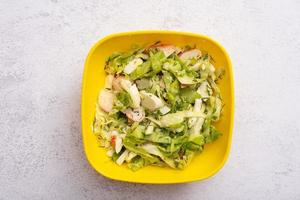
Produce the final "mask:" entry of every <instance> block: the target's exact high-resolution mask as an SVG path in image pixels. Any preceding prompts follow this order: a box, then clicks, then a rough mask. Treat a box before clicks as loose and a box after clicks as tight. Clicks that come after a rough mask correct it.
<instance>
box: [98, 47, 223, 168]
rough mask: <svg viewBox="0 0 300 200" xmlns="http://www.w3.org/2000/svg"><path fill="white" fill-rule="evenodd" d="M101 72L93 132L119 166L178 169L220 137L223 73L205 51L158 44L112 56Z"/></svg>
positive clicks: (135, 48)
mask: <svg viewBox="0 0 300 200" xmlns="http://www.w3.org/2000/svg"><path fill="white" fill-rule="evenodd" d="M104 68H105V71H106V73H107V76H106V80H105V86H104V89H102V90H101V91H100V93H99V98H98V103H97V106H96V113H95V119H94V123H93V132H94V133H95V134H96V135H97V136H98V138H99V141H100V144H101V146H102V147H104V148H106V149H107V156H109V157H111V159H112V160H113V161H115V162H116V163H117V164H118V165H122V164H124V163H127V165H128V167H129V168H130V169H131V170H133V171H136V170H138V169H140V168H142V167H144V166H147V165H157V166H162V167H163V166H169V167H171V168H176V169H183V168H185V167H186V166H187V165H188V164H189V163H190V162H191V161H192V158H193V157H194V156H195V155H196V154H197V153H200V152H201V151H203V149H204V145H205V144H207V143H210V142H213V141H214V140H216V139H218V138H219V137H220V136H221V133H220V132H219V131H218V130H217V129H216V128H215V127H214V125H213V123H214V122H216V121H218V120H219V119H220V116H221V112H222V107H223V104H222V97H221V94H220V90H219V88H218V86H217V81H218V80H219V79H220V78H221V76H222V75H223V73H224V70H222V69H218V70H216V69H215V67H214V61H213V58H212V57H211V56H210V55H209V54H207V53H205V52H204V51H201V50H200V49H198V48H196V47H191V46H185V47H177V46H174V45H172V44H162V43H160V42H157V43H155V44H151V45H148V46H146V47H134V48H132V49H131V50H128V51H126V52H116V53H113V54H112V55H111V56H109V57H108V58H107V60H106V63H105V66H104Z"/></svg>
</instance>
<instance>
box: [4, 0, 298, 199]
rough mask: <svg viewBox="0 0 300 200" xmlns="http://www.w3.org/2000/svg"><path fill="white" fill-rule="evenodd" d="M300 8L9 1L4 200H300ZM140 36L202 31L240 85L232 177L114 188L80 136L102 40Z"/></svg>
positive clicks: (287, 4)
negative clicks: (84, 89) (89, 68)
mask: <svg viewBox="0 0 300 200" xmlns="http://www.w3.org/2000/svg"><path fill="white" fill-rule="evenodd" d="M299 10H300V1H298V0H292V1H291V0H285V1H279V0H277V1H265V2H263V1H260V0H252V1H247V0H244V1H223V0H220V1H196V0H195V1H176V2H175V1H168V0H165V1H162V0H155V1H151V3H150V1H149V2H148V1H137V0H136V1H129V0H128V1H101V2H100V1H97V0H94V1H79V0H68V1H60V0H51V1H50V0H49V1H46V0H40V1H36V0H31V1H30V0H24V1H19V0H11V1H8V0H7V1H5V0H2V1H1V2H0V13H1V14H0V15H1V20H0V41H1V46H0V199H30V200H35V199H122V200H125V199H139V200H141V199H163V200H164V199H196V198H197V199H300V189H299V188H300V148H299V146H300V120H299V119H300V116H299V113H300V106H299V102H300V98H299V97H300V12H299ZM136 29H172V30H182V31H190V32H195V33H203V34H206V35H209V36H212V37H213V38H215V39H216V40H218V41H219V42H220V43H222V44H223V45H224V46H225V47H226V49H227V50H228V52H229V54H230V55H231V58H232V61H233V67H234V75H235V97H236V113H235V129H234V135H233V143H232V151H231V155H230V157H229V160H228V162H227V164H226V165H225V167H224V168H223V169H222V170H221V171H220V172H219V173H218V174H217V175H215V176H214V177H212V178H210V179H209V180H206V181H203V182H196V183H191V184H181V185H161V186H158V185H139V184H129V183H122V182H117V181H111V180H107V179H106V178H103V177H102V176H101V175H98V174H97V173H96V172H95V171H94V170H93V169H92V168H91V167H90V166H89V164H88V163H87V161H86V159H85V155H84V153H83V148H82V141H81V130H80V128H81V127H80V92H81V77H82V71H83V63H84V59H85V56H86V55H87V52H88V51H89V48H90V47H91V45H92V44H93V43H95V42H96V41H97V40H98V39H100V38H102V37H103V36H105V35H107V34H110V33H114V32H121V31H130V30H136Z"/></svg>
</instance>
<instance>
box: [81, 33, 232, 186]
mask: <svg viewBox="0 0 300 200" xmlns="http://www.w3.org/2000/svg"><path fill="white" fill-rule="evenodd" d="M155 41H162V42H163V43H168V44H175V45H178V46H184V45H186V44H189V45H196V46H197V48H200V49H202V50H205V51H207V52H208V53H209V54H210V55H212V57H213V59H214V61H215V67H216V68H220V67H222V68H224V69H225V75H224V76H223V78H222V80H220V81H219V82H218V85H219V87H220V90H221V93H222V97H223V102H224V104H225V107H224V109H223V112H222V117H221V119H220V121H219V122H217V123H215V125H216V127H217V129H218V130H220V131H221V132H222V133H223V135H222V137H220V138H219V139H218V140H217V141H215V142H213V143H211V144H208V145H205V147H204V151H203V152H202V153H201V154H199V155H196V156H195V158H194V159H193V161H192V162H191V164H190V165H189V166H188V167H187V168H186V169H184V170H173V169H170V168H161V167H155V166H148V167H145V168H143V169H141V170H139V171H136V172H132V171H131V170H130V169H128V168H127V167H126V165H123V166H118V165H117V164H115V163H114V162H112V161H111V160H110V158H108V157H107V156H106V152H105V149H103V148H100V147H99V145H98V141H97V138H96V137H95V136H94V135H93V133H92V130H91V126H92V123H93V119H94V113H95V105H96V101H97V97H98V93H99V90H100V89H101V88H102V87H103V85H104V80H105V72H104V63H105V59H106V58H107V57H108V56H109V55H110V54H111V53H113V52H115V51H126V50H128V49H129V48H130V47H131V45H133V44H146V43H151V42H155ZM81 106H82V107H81V117H82V133H83V142H84V149H85V153H86V156H87V159H88V161H89V162H90V164H91V165H92V166H93V167H94V168H95V170H97V171H98V172H100V173H101V174H103V175H104V176H106V177H109V178H112V179H116V180H123V181H130V182H141V183H179V182H189V181H195V180H201V179H205V178H208V177H209V176H211V175H213V174H214V173H216V172H217V171H218V170H219V169H220V168H221V167H222V166H223V165H224V163H225V161H226V159H227V156H228V154H229V150H230V143H231V133H232V126H233V78H232V71H231V63H230V60H229V57H228V55H227V53H226V52H225V50H224V49H223V48H222V47H221V46H220V45H219V44H218V43H216V42H215V41H213V40H211V39H210V38H208V37H205V36H201V35H195V34H190V33H178V32H166V31H146V32H134V33H121V34H115V35H111V36H108V37H106V38H104V39H102V40H100V41H99V42H98V43H97V44H96V45H95V46H94V47H93V48H92V49H91V51H90V53H89V55H88V57H87V60H86V63H85V71H84V77H83V86H82V105H81Z"/></svg>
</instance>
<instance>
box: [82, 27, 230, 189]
mask: <svg viewBox="0 0 300 200" xmlns="http://www.w3.org/2000/svg"><path fill="white" fill-rule="evenodd" d="M142 34H165V35H167V34H174V35H185V36H192V37H199V38H203V39H205V40H209V41H211V42H212V43H214V44H215V45H216V46H218V47H219V48H220V49H221V51H222V52H223V54H224V56H225V58H226V60H227V62H228V74H229V79H230V90H231V93H232V97H231V98H232V101H231V107H230V112H231V117H230V124H229V135H228V142H227V146H226V151H225V155H224V157H223V160H222V162H221V163H220V164H219V165H218V167H216V168H215V169H214V170H212V171H211V172H210V173H208V175H207V176H205V177H203V178H189V179H180V180H178V181H164V182H155V181H145V180H142V179H141V180H132V179H127V178H121V177H120V178H117V177H114V176H111V175H110V174H107V173H104V172H103V171H101V170H99V169H98V168H96V167H95V165H94V164H93V161H92V160H91V159H90V157H89V154H88V153H87V147H86V145H85V141H86V139H85V134H84V133H85V130H84V127H85V126H84V124H85V123H86V122H85V121H86V120H84V119H83V117H82V115H83V113H84V105H85V97H84V91H85V88H86V84H87V68H88V67H87V65H88V63H89V61H90V60H91V57H92V55H93V53H94V51H95V49H96V48H97V47H98V46H99V45H101V44H102V43H104V42H106V41H108V40H110V39H112V38H115V37H119V36H128V35H131V36H135V35H142ZM234 102H235V101H234V78H233V69H232V62H231V59H230V57H229V54H228V53H227V51H226V49H225V48H224V47H223V46H222V45H221V44H220V43H219V42H217V41H216V40H214V39H212V38H211V37H209V36H206V35H202V34H198V33H191V32H184V31H171V30H136V31H128V32H118V33H112V34H109V35H106V36H104V37H103V38H102V39H100V40H98V41H97V42H96V43H95V44H94V45H93V46H92V48H91V49H90V50H89V52H88V55H87V57H86V59H85V62H84V70H83V78H82V87H81V106H80V107H81V108H80V117H81V127H82V128H81V131H82V143H83V148H84V152H85V155H86V159H87V160H88V162H89V164H90V165H91V166H92V168H93V169H94V170H95V171H97V172H98V173H100V174H101V175H103V176H104V177H106V178H109V179H112V180H117V181H123V182H129V183H143V184H178V183H189V182H195V181H201V180H206V179H208V178H210V177H212V176H214V175H215V174H216V173H217V172H219V171H220V170H221V169H222V168H223V167H224V165H225V163H226V161H227V160H228V157H229V154H230V150H231V143H232V135H233V126H234Z"/></svg>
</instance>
